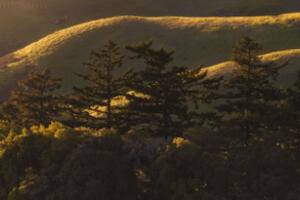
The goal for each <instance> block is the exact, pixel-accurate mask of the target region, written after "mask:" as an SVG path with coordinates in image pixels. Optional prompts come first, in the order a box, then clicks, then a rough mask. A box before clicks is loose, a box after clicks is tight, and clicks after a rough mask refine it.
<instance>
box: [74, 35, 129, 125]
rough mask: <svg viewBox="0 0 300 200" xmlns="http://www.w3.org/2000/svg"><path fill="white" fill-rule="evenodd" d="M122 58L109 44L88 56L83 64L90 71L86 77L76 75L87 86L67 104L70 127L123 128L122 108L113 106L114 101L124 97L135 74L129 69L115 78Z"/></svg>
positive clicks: (76, 89)
mask: <svg viewBox="0 0 300 200" xmlns="http://www.w3.org/2000/svg"><path fill="white" fill-rule="evenodd" d="M123 58H124V56H123V55H121V53H120V48H119V47H118V45H117V44H116V43H114V42H113V41H108V42H107V43H106V44H105V45H104V47H103V49H101V50H99V51H92V52H91V54H90V59H89V61H88V62H86V63H84V65H85V66H86V67H87V69H88V70H89V72H88V73H87V74H80V73H75V74H76V75H77V76H78V77H80V78H81V79H83V80H84V82H85V83H86V85H85V86H84V87H74V88H73V89H74V94H73V95H72V96H71V98H69V100H68V101H69V103H70V104H71V109H70V110H69V111H70V113H71V115H72V120H71V121H73V125H75V126H78V125H82V126H88V127H92V128H97V129H99V128H104V127H105V128H112V127H114V128H121V127H123V126H124V120H125V119H124V115H125V114H124V113H123V112H122V111H121V110H123V106H122V105H114V103H113V101H114V99H116V98H118V97H121V96H124V95H125V94H126V92H127V91H128V90H127V89H126V83H127V82H128V81H130V80H131V79H132V78H133V76H134V73H133V71H132V69H129V70H127V71H125V72H124V73H123V74H121V75H119V76H117V75H116V73H117V72H116V70H118V68H120V67H122V63H123ZM123 114H124V115H123ZM69 123H70V122H69ZM123 128H124V127H123Z"/></svg>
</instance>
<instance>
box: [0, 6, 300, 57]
mask: <svg viewBox="0 0 300 200" xmlns="http://www.w3.org/2000/svg"><path fill="white" fill-rule="evenodd" d="M299 10H300V1H299V0H284V1H282V0H264V1H262V0H251V1H249V0H226V1H224V0H210V1H207V0H188V1H183V0H163V1H161V0H156V1H154V0H125V1H124V0H97V1H95V0H63V1H62V0H0V55H4V54H6V53H9V52H12V51H13V50H17V49H19V48H21V47H23V46H25V45H28V44H30V43H31V42H34V41H36V40H37V39H39V38H41V37H44V36H46V35H48V34H50V33H52V32H54V31H56V30H60V29H62V28H66V27H69V26H72V25H75V24H79V23H82V22H86V21H90V20H94V19H99V18H102V17H113V16H119V15H140V16H249V15H251V16H253V15H274V14H281V13H287V12H297V11H299Z"/></svg>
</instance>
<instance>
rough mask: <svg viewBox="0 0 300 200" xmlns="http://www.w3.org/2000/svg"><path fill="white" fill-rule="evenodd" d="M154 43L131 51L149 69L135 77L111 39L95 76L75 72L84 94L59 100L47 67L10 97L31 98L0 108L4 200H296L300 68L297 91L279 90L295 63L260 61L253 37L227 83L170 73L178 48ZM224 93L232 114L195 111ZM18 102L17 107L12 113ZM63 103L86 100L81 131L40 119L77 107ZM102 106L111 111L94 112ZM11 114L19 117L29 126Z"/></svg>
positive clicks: (94, 63)
mask: <svg viewBox="0 0 300 200" xmlns="http://www.w3.org/2000/svg"><path fill="white" fill-rule="evenodd" d="M152 45H153V44H152V42H144V43H140V44H136V45H129V46H127V47H126V48H127V49H128V50H130V51H131V52H132V53H133V54H134V56H131V58H132V59H133V60H135V62H133V63H136V65H138V66H141V67H139V70H136V71H130V76H128V77H126V79H122V78H121V79H118V77H117V78H116V79H114V76H113V75H112V74H113V73H112V72H113V70H114V69H115V67H118V66H120V65H121V64H122V60H123V59H125V58H124V57H123V56H122V54H121V53H120V52H119V48H118V46H117V45H116V44H115V43H114V42H112V41H110V42H108V43H107V44H106V45H105V46H104V48H103V49H101V50H100V51H98V52H96V51H93V52H92V53H91V59H90V60H89V62H87V63H86V64H87V66H88V68H89V69H90V73H89V75H86V74H80V73H79V74H78V75H79V76H80V77H82V78H84V79H85V80H86V82H84V85H85V87H83V88H76V87H75V88H74V91H77V92H78V94H79V95H77V94H76V93H75V94H74V93H71V94H70V95H57V96H55V97H56V98H54V99H55V100H56V101H55V102H54V101H52V100H53V97H54V96H53V94H52V92H53V91H54V90H55V89H57V88H59V86H60V84H59V83H60V81H61V80H60V79H59V78H55V77H54V76H52V75H51V74H50V72H49V71H48V70H44V71H41V72H35V73H31V74H30V76H29V77H28V78H27V80H24V81H22V82H21V83H23V84H22V85H23V86H24V87H25V91H23V90H16V91H15V92H14V93H12V97H14V94H18V95H19V96H20V97H22V98H20V99H21V100H22V99H24V97H25V96H26V97H27V98H26V103H24V105H23V104H22V105H21V104H20V102H18V101H16V99H14V98H10V99H8V101H6V102H4V104H2V106H1V107H2V108H3V107H6V108H7V109H6V110H2V112H1V117H2V118H3V121H1V122H0V134H1V135H0V136H1V139H0V198H1V199H3V200H41V199H42V200H53V199H57V200H63V199H72V200H86V199H91V200H97V199H102V198H103V199H108V200H119V199H128V200H129V199H130V200H131V199H133V200H153V199H157V200H182V199H191V200H198V199H201V200H217V199H223V200H232V199H243V200H253V199H269V200H281V199H287V200H298V199H299V197H300V190H299V189H300V185H299V175H300V168H299V158H300V143H299V142H300V141H299V134H300V126H299V124H300V121H299V120H300V115H299V114H300V110H299V109H300V107H299V94H300V93H299V91H300V84H299V82H300V71H299V72H298V76H297V80H296V81H294V86H290V87H288V88H278V87H277V86H276V84H275V82H274V81H272V78H276V76H277V75H278V71H280V70H281V69H282V68H284V66H285V65H286V63H285V62H283V63H280V62H269V63H265V62H262V60H261V58H260V57H259V56H258V52H259V51H261V49H262V46H261V44H259V43H257V42H256V41H254V40H253V39H252V38H250V37H243V38H242V39H241V40H240V41H239V42H238V43H237V45H236V46H235V48H234V51H233V56H232V57H233V62H234V63H236V64H238V65H239V69H238V70H236V71H234V72H233V73H232V75H230V76H229V77H225V79H224V81H223V79H222V78H217V77H214V78H211V77H208V76H207V73H206V72H205V71H204V72H203V71H201V70H202V68H201V67H199V68H195V69H189V68H187V67H177V66H170V63H171V61H172V60H173V57H172V56H173V51H168V50H166V49H165V48H163V47H162V48H160V49H157V48H154V47H153V46H152ZM140 59H141V60H142V61H144V63H143V62H139V61H137V60H140ZM121 77H122V76H121ZM116 80H122V81H116ZM110 86H111V87H110ZM115 86H117V87H115ZM219 86H221V89H222V90H221V91H220V90H216V89H218V88H219ZM108 88H110V89H112V90H110V91H108V90H107V89H108ZM135 89H136V91H133V90H135ZM41 91H48V92H47V93H45V94H46V95H45V96H43V95H42V94H44V93H42V92H41ZM120 91H122V92H120ZM128 91H130V92H128ZM22 92H23V93H22ZM114 92H116V93H114ZM21 94H22V95H21ZM37 94H38V95H37ZM113 94H116V95H113ZM133 94H134V95H133ZM118 95H124V97H123V98H124V101H125V103H123V104H120V105H119V106H120V107H119V108H121V107H122V109H118V110H117V111H114V110H111V113H110V114H111V116H110V117H109V115H108V111H109V109H108V107H110V106H111V105H113V101H115V100H116V99H115V98H117V97H119V96H118ZM28 97H32V98H28ZM70 97H71V98H70ZM72 97H74V98H73V99H72ZM220 97H221V98H224V97H225V99H227V102H225V104H223V105H222V107H223V108H226V109H220V110H214V112H215V113H212V114H211V113H210V114H204V115H203V113H202V111H201V110H199V111H197V110H196V109H194V108H196V107H197V106H196V105H197V104H201V103H206V104H208V105H209V104H213V103H215V102H216V101H218V100H219V98H220ZM89 98H91V101H89ZM41 99H43V100H49V101H43V102H42V103H45V104H43V105H47V106H46V107H44V106H40V107H39V106H38V104H36V103H37V102H40V103H41V101H40V100H41ZM74 99H76V100H77V101H73V100H74ZM37 100H38V101H37ZM117 100H118V99H117ZM11 102H12V103H15V104H13V105H17V106H16V107H13V106H10V107H7V105H10V103H11ZM18 103H19V104H18ZM98 103H99V104H98ZM193 103H194V106H195V107H192V109H190V106H193ZM57 104H58V105H59V106H60V107H61V108H74V109H77V108H78V107H75V106H77V105H80V107H79V108H80V109H77V111H82V112H77V113H76V114H77V115H82V116H79V117H78V118H77V119H76V120H77V121H76V123H73V124H72V125H73V127H72V128H71V127H69V126H67V125H64V124H62V123H60V122H51V124H50V125H49V123H50V120H49V118H44V117H45V116H43V115H41V114H47V117H53V118H52V120H55V119H56V118H58V117H61V114H63V115H65V116H68V114H70V113H68V111H70V110H69V109H63V110H61V111H62V112H63V113H61V112H59V113H57V112H56V110H55V109H52V108H53V107H52V106H54V105H57ZM28 105H33V106H34V108H35V109H33V108H32V107H31V109H28V110H27V111H26V114H27V115H21V113H23V111H22V110H18V108H22V109H23V107H22V106H25V107H26V108H27V107H28ZM41 105H42V104H41ZM97 106H100V107H102V106H103V107H104V108H106V109H104V112H103V110H99V111H98V110H93V108H95V107H97ZM15 108H17V109H15ZM46 108H51V109H46ZM71 110H72V109H71ZM190 110H192V111H193V112H192V113H191V112H190ZM89 111H95V112H97V113H101V114H102V113H104V115H98V116H97V121H96V122H98V121H100V122H104V123H97V126H94V125H93V123H89V121H87V120H86V116H87V115H90V116H91V117H92V116H93V112H89ZM223 111H226V112H223ZM5 112H9V113H12V112H16V116H21V117H22V121H21V120H15V119H12V118H9V117H8V116H7V115H6V113H5ZM34 114H38V115H34ZM115 114H116V116H117V115H121V116H122V114H124V115H128V116H129V117H128V119H129V120H128V121H126V120H123V121H122V123H125V124H126V129H120V126H119V123H118V122H116V121H115V118H114V116H115ZM61 119H62V120H61V121H62V122H63V123H64V121H65V120H64V118H61ZM81 119H83V120H82V121H80V120H81ZM191 119H192V120H200V121H202V122H203V120H204V121H206V122H208V123H190V122H191ZM286 120H288V121H286ZM78 121H79V123H77V122H78ZM132 122H134V123H132ZM31 125H34V126H31ZM156 127H158V129H157V130H155V131H154V132H153V131H152V132H151V130H152V129H153V128H154V129H155V128H156ZM149 132H150V134H149ZM244 136H245V137H244Z"/></svg>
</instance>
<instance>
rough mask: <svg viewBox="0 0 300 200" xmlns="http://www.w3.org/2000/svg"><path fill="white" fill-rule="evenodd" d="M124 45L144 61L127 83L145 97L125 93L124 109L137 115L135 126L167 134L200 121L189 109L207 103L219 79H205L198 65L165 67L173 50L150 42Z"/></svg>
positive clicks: (174, 132)
mask: <svg viewBox="0 0 300 200" xmlns="http://www.w3.org/2000/svg"><path fill="white" fill-rule="evenodd" d="M126 48H127V49H128V50H130V51H131V52H133V53H134V56H133V57H132V58H134V59H142V60H143V61H144V63H145V67H144V68H143V69H142V70H140V71H139V76H138V77H137V78H136V79H135V80H134V81H132V82H130V83H129V84H130V88H131V89H132V90H133V91H135V92H137V93H142V94H145V96H142V97H139V96H136V95H127V97H128V98H129V100H130V103H129V106H128V107H129V108H128V109H129V110H130V111H132V112H134V113H135V114H136V115H138V116H139V117H138V121H137V125H142V124H145V123H147V124H150V126H151V129H152V130H153V131H154V132H155V134H158V135H160V136H165V137H168V136H179V135H181V134H182V131H183V130H184V129H186V128H188V127H191V126H193V125H195V124H197V123H199V124H201V123H203V121H201V120H203V119H202V118H201V115H200V114H199V113H197V112H194V111H191V110H197V109H198V103H199V102H201V103H203V104H204V103H209V102H210V100H211V97H212V96H213V91H214V90H216V89H218V87H219V83H220V80H221V79H222V78H211V79H209V78H207V77H206V76H207V72H205V71H204V72H202V68H201V67H197V68H194V69H189V68H187V67H176V66H169V65H170V63H171V61H172V60H173V57H172V55H173V53H174V52H173V51H169V50H166V49H164V48H160V49H155V48H153V47H152V41H149V42H144V43H141V44H136V45H131V46H127V47H126ZM192 103H194V106H192V107H191V106H190V105H191V104H192ZM199 119H200V122H199Z"/></svg>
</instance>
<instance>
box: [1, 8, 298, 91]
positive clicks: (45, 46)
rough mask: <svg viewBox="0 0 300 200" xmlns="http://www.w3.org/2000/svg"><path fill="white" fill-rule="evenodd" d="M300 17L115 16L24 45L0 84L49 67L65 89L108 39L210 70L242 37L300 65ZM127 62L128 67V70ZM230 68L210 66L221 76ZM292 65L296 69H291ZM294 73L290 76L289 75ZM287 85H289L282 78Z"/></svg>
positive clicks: (5, 61)
mask: <svg viewBox="0 0 300 200" xmlns="http://www.w3.org/2000/svg"><path fill="white" fill-rule="evenodd" d="M299 24H300V13H291V14H284V15H279V16H261V17H137V16H119V17H112V18H105V19H99V20H94V21H90V22H86V23H83V24H79V25H76V26H72V27H70V28H66V29H62V30H60V31H57V32H54V33H53V34H50V35H48V36H46V37H44V38H42V39H40V40H38V41H36V42H34V43H32V44H30V45H28V46H26V47H25V48H22V49H20V50H18V51H15V52H13V53H11V54H8V55H6V56H4V57H1V58H0V69H1V73H0V85H1V90H2V91H3V92H2V94H3V93H7V92H5V91H8V90H10V89H11V88H14V87H15V85H16V81H17V80H18V79H20V78H21V77H23V76H24V74H25V72H26V70H27V69H28V67H26V66H31V65H38V66H41V67H48V68H51V69H52V71H54V72H55V73H58V74H60V75H62V76H63V77H64V79H65V82H64V87H63V90H64V91H66V90H69V89H70V88H71V86H72V85H74V84H80V83H79V81H78V79H76V78H74V75H73V73H72V72H75V71H82V70H83V69H84V68H83V66H82V64H81V63H82V62H84V61H86V60H87V59H88V57H89V52H90V50H91V49H98V48H100V47H102V45H103V43H104V42H105V41H106V40H108V39H111V40H114V41H116V42H118V43H120V44H130V43H134V42H138V41H143V40H149V39H153V40H154V43H155V44H156V45H157V46H160V45H163V46H164V47H166V48H170V49H175V50H176V53H175V62H174V63H176V64H177V65H187V66H190V67H194V66H197V65H199V64H203V65H204V66H210V65H214V64H216V63H221V62H224V61H227V60H229V59H230V55H231V49H232V46H233V45H234V44H235V43H236V41H237V40H238V39H239V37H240V36H241V35H245V34H247V35H250V36H252V37H254V38H256V39H257V40H258V41H259V42H262V43H263V45H264V47H265V51H264V52H265V53H270V52H275V51H276V53H271V54H267V55H266V56H265V59H266V60H268V59H277V58H278V59H279V58H280V59H283V58H293V59H292V61H291V65H290V67H289V69H291V70H292V71H294V70H295V69H296V68H297V66H296V65H297V62H298V60H299V55H300V53H299V50H297V49H299V47H300V37H299V36H300V26H299ZM289 49H296V50H289ZM128 64H129V63H128V62H126V63H125V65H126V66H127V65H128ZM224 66H231V65H228V63H225V64H220V65H218V67H216V66H214V67H212V69H215V72H216V69H218V70H217V71H221V72H220V73H223V72H225V71H226V70H230V69H231V68H230V67H224ZM292 66H294V67H292ZM291 74H293V73H291ZM285 81H288V79H286V80H285Z"/></svg>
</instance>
